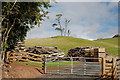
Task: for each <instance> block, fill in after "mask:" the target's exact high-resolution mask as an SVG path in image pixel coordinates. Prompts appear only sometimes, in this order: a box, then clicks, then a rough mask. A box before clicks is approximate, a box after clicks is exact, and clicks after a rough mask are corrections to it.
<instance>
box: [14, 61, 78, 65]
mask: <svg viewBox="0 0 120 80" xmlns="http://www.w3.org/2000/svg"><path fill="white" fill-rule="evenodd" d="M14 63H17V64H21V65H27V64H26V63H21V62H14ZM27 63H30V64H28V65H29V66H39V65H40V66H42V65H43V64H40V63H35V62H27ZM46 63H47V65H46V66H58V65H59V64H60V65H59V66H68V65H71V64H72V63H71V62H70V61H61V62H46ZM33 64H34V65H33ZM73 64H78V62H73Z"/></svg>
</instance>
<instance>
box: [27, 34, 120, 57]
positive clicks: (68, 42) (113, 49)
mask: <svg viewBox="0 0 120 80" xmlns="http://www.w3.org/2000/svg"><path fill="white" fill-rule="evenodd" d="M114 42H115V43H114ZM25 45H26V47H31V46H56V47H58V48H60V49H61V50H62V51H63V52H65V53H66V54H67V52H68V50H69V49H71V48H75V47H84V46H94V47H105V48H106V52H107V53H109V54H110V55H114V56H117V55H118V46H117V45H118V43H117V38H116V39H110V41H107V40H95V41H90V40H86V39H80V38H73V37H63V36H57V37H52V38H40V39H27V40H25Z"/></svg>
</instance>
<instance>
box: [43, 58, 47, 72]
mask: <svg viewBox="0 0 120 80" xmlns="http://www.w3.org/2000/svg"><path fill="white" fill-rule="evenodd" d="M43 73H44V74H46V56H44V58H43Z"/></svg>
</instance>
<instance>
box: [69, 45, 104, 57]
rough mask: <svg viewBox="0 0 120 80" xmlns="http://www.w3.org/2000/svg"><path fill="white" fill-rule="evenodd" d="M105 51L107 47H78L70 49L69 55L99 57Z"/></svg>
mask: <svg viewBox="0 0 120 80" xmlns="http://www.w3.org/2000/svg"><path fill="white" fill-rule="evenodd" d="M101 52H102V53H105V48H100V47H76V48H73V49H70V50H69V51H68V56H69V57H91V56H92V57H99V54H101Z"/></svg>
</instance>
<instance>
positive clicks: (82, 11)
mask: <svg viewBox="0 0 120 80" xmlns="http://www.w3.org/2000/svg"><path fill="white" fill-rule="evenodd" d="M88 1H89V0H88ZM98 1H99V0H98ZM106 1H107V0H106ZM111 1H112V0H111ZM116 1H117V0H116ZM51 4H52V7H51V8H49V9H48V11H49V12H50V13H49V14H48V16H49V17H50V19H45V21H44V22H42V24H41V26H40V27H38V26H35V28H33V29H32V30H30V31H29V32H28V33H27V37H26V39H30V38H48V37H53V36H59V35H60V31H57V30H55V28H53V27H52V24H53V23H56V21H55V18H56V14H62V15H63V16H62V17H61V21H62V26H63V27H64V26H65V24H64V22H65V18H67V19H71V21H70V23H69V24H68V29H70V30H71V34H70V36H72V37H76V38H83V39H89V40H95V39H99V38H111V37H112V36H114V35H115V34H118V2H70V1H69V2H58V3H51Z"/></svg>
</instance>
